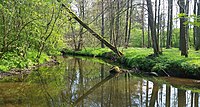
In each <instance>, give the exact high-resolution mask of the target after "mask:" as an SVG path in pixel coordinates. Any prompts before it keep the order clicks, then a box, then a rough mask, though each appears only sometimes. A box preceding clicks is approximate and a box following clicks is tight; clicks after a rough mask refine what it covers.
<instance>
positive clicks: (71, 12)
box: [62, 4, 123, 57]
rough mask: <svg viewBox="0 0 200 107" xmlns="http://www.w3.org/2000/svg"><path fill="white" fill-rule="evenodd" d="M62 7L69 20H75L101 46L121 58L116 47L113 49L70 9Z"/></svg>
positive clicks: (120, 53)
mask: <svg viewBox="0 0 200 107" xmlns="http://www.w3.org/2000/svg"><path fill="white" fill-rule="evenodd" d="M62 6H63V7H64V8H65V9H66V11H67V12H68V13H69V14H70V16H71V18H73V19H75V20H76V21H77V22H78V23H79V24H80V25H81V26H83V27H84V28H85V29H87V31H88V32H90V33H91V34H92V35H93V36H95V37H96V38H97V39H98V40H100V41H101V42H102V43H103V44H105V45H106V46H107V47H108V48H110V49H111V50H112V51H113V52H115V53H116V54H117V55H118V56H119V57H121V56H122V55H123V53H122V52H120V51H119V50H118V49H117V48H116V47H114V46H113V45H112V44H110V43H109V42H108V41H107V40H105V39H104V38H103V37H102V36H101V35H99V34H98V33H96V32H95V31H94V30H93V29H91V28H90V27H89V26H88V25H87V24H86V23H84V22H83V21H82V20H81V19H80V18H78V16H77V15H76V14H75V13H74V12H73V11H72V10H71V9H70V8H68V7H67V6H66V5H65V4H62Z"/></svg>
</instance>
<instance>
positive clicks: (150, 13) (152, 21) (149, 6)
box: [146, 0, 159, 56]
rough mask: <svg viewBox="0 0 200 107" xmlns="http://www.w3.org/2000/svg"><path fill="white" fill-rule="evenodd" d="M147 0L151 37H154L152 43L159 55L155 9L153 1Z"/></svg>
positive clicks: (156, 53) (155, 52) (156, 54)
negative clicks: (153, 8)
mask: <svg viewBox="0 0 200 107" xmlns="http://www.w3.org/2000/svg"><path fill="white" fill-rule="evenodd" d="M146 1H147V8H148V19H149V23H148V24H149V26H150V29H151V39H152V44H153V50H154V55H155V56H158V55H159V46H158V41H157V36H156V27H155V21H154V17H153V16H154V15H153V10H152V4H151V3H152V2H151V0H146Z"/></svg>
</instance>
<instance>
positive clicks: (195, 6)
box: [0, 0, 200, 77]
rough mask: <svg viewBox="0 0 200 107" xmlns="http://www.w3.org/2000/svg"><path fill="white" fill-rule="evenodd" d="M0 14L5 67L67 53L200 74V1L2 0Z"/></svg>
mask: <svg viewBox="0 0 200 107" xmlns="http://www.w3.org/2000/svg"><path fill="white" fill-rule="evenodd" d="M0 13H1V14H0V17H1V18H0V35H1V36H0V71H9V70H12V69H16V68H17V69H18V68H19V69H23V68H29V67H31V66H33V65H36V64H38V63H39V64H42V63H44V62H46V61H49V60H51V59H52V58H53V57H54V56H58V55H61V53H63V52H64V53H77V54H78V53H79V55H80V54H82V55H84V54H85V55H89V56H102V57H109V58H111V59H114V60H116V59H118V58H117V57H118V56H119V57H121V59H122V60H123V59H124V60H125V61H121V62H122V63H123V64H125V65H127V66H130V67H139V68H141V69H144V70H150V71H152V70H153V69H159V70H165V69H167V70H166V71H169V70H171V69H168V68H172V67H173V68H174V67H175V66H178V68H180V69H179V70H180V71H185V70H186V71H188V72H193V73H194V72H195V73H194V74H199V73H200V72H199V69H200V62H199V61H198V59H199V58H200V57H199V51H198V50H199V49H200V35H199V32H200V19H199V15H200V1H199V0H167V1H166V0H75V1H73V0H57V1H55V0H43V1H41V0H30V1H24V0H15V1H10V0H3V1H0ZM109 48H110V49H109ZM111 50H112V51H113V52H114V53H115V55H109V52H111ZM114 53H110V54H114ZM50 56H51V57H50ZM111 56H113V58H112V57H111ZM151 56H153V57H154V58H149V57H151ZM156 57H157V58H156ZM134 59H135V60H134ZM118 60H119V59H118ZM138 60H139V62H141V63H139V62H138V64H135V63H136V62H137V61H138ZM148 60H150V61H148ZM146 62H147V64H146V65H145V64H143V63H146ZM148 63H149V64H148ZM146 68H147V69H146ZM159 70H158V71H159ZM165 74H166V73H165ZM198 76H199V75H197V77H198Z"/></svg>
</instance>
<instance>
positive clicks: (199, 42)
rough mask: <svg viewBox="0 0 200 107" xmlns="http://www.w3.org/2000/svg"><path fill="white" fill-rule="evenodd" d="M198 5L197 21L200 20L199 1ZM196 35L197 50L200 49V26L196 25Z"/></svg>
mask: <svg viewBox="0 0 200 107" xmlns="http://www.w3.org/2000/svg"><path fill="white" fill-rule="evenodd" d="M197 7H198V9H197V10H198V11H197V17H198V18H197V22H198V23H199V22H200V19H199V16H200V3H197ZM196 33H197V34H196V35H195V50H199V49H200V35H198V34H199V33H200V27H196Z"/></svg>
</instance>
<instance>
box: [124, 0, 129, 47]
mask: <svg viewBox="0 0 200 107" xmlns="http://www.w3.org/2000/svg"><path fill="white" fill-rule="evenodd" d="M128 19H129V0H127V1H126V20H125V39H124V40H125V41H124V42H125V47H126V48H127V47H128V43H127V39H128Z"/></svg>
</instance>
